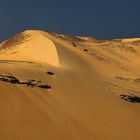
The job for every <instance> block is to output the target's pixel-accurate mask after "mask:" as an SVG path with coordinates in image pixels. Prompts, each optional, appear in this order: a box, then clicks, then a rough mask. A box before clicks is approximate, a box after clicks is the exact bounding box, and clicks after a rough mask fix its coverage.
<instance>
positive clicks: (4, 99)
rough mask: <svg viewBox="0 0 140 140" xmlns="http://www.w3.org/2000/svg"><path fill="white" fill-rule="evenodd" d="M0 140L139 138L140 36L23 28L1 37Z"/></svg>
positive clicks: (131, 139)
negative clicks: (102, 37)
mask: <svg viewBox="0 0 140 140" xmlns="http://www.w3.org/2000/svg"><path fill="white" fill-rule="evenodd" d="M0 110H1V113H0V140H139V139H140V38H129V39H114V40H98V39H96V38H93V37H79V36H68V35H62V34H58V33H52V32H45V31H39V30H27V31H24V32H22V33H20V34H18V35H15V36H14V37H12V38H10V39H8V40H6V41H4V42H2V43H1V44H0Z"/></svg>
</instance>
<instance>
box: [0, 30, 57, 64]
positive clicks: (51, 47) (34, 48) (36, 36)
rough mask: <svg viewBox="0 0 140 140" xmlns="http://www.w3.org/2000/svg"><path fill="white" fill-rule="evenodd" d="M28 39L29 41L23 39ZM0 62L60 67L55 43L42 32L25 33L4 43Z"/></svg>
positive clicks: (0, 53) (0, 52)
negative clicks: (35, 63)
mask: <svg viewBox="0 0 140 140" xmlns="http://www.w3.org/2000/svg"><path fill="white" fill-rule="evenodd" d="M23 36H24V37H27V39H26V38H25V39H22V38H23ZM4 45H5V46H6V47H7V46H8V47H7V48H4V49H1V51H0V60H14V61H29V62H37V63H43V64H45V63H48V64H50V65H53V66H57V67H58V66H59V57H58V52H57V48H56V46H55V44H54V43H53V41H51V40H50V39H48V38H47V37H45V36H44V35H43V34H41V32H40V31H30V30H29V31H25V32H23V33H21V34H19V35H17V36H15V37H13V38H12V39H10V40H8V41H6V42H5V43H3V46H4Z"/></svg>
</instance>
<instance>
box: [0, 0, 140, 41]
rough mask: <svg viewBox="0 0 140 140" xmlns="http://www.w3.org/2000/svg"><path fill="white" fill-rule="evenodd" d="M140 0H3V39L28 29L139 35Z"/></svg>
mask: <svg viewBox="0 0 140 140" xmlns="http://www.w3.org/2000/svg"><path fill="white" fill-rule="evenodd" d="M139 26H140V0H0V41H2V40H5V39H7V38H9V37H10V36H12V35H14V34H17V33H19V32H21V31H23V30H26V29H41V30H47V31H54V32H59V33H65V34H71V35H85V36H95V37H97V38H99V39H112V38H124V37H140V27H139Z"/></svg>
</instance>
